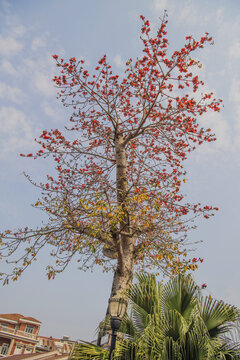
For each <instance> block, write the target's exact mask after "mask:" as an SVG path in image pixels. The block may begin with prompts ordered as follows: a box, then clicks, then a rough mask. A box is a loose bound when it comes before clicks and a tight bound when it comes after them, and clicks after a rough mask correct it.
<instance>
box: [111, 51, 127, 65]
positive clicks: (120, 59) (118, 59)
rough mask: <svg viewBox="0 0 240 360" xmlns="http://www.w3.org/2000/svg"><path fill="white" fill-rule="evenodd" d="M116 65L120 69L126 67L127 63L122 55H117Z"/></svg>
mask: <svg viewBox="0 0 240 360" xmlns="http://www.w3.org/2000/svg"><path fill="white" fill-rule="evenodd" d="M113 61H114V63H115V65H116V66H117V67H119V68H123V67H125V62H124V61H123V59H122V57H121V55H119V54H117V55H116V56H115V57H114V59H113Z"/></svg>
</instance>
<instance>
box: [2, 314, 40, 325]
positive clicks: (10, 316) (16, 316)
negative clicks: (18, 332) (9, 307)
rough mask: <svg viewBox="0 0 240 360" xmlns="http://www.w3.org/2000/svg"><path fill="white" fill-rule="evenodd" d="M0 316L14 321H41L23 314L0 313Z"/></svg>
mask: <svg viewBox="0 0 240 360" xmlns="http://www.w3.org/2000/svg"><path fill="white" fill-rule="evenodd" d="M0 318H4V319H8V320H14V321H19V320H20V319H24V320H29V321H34V322H37V323H39V324H41V321H39V320H37V319H35V318H33V317H30V316H23V315H21V314H0Z"/></svg>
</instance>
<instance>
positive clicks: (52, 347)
mask: <svg viewBox="0 0 240 360" xmlns="http://www.w3.org/2000/svg"><path fill="white" fill-rule="evenodd" d="M74 344H75V341H72V340H69V336H63V337H62V339H56V338H53V337H52V336H50V337H46V336H40V335H39V336H38V343H37V347H36V352H37V353H44V352H49V351H57V352H58V353H59V354H70V352H71V351H72V349H73V346H74Z"/></svg>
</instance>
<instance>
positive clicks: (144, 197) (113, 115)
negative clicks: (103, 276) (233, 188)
mask: <svg viewBox="0 0 240 360" xmlns="http://www.w3.org/2000/svg"><path fill="white" fill-rule="evenodd" d="M141 20H142V28H141V40H142V44H143V55H142V57H140V58H138V59H137V60H136V61H135V62H134V61H133V60H132V59H130V60H129V61H128V62H127V63H126V70H125V72H124V74H123V76H122V77H121V76H118V75H114V74H113V71H112V69H111V66H110V65H109V64H108V62H107V58H106V56H103V57H102V58H101V59H100V61H99V62H98V66H97V67H96V68H95V71H94V72H93V75H90V74H89V71H88V70H87V68H85V67H84V61H83V60H80V61H76V59H75V58H74V57H73V58H71V59H70V60H69V61H68V62H65V61H64V60H63V59H59V57H58V56H57V55H53V58H54V59H55V60H56V65H57V67H58V69H59V70H60V75H58V76H55V77H54V79H53V81H54V83H55V84H56V86H57V87H58V89H59V93H58V96H59V98H60V99H61V101H62V103H63V105H64V106H67V107H71V108H72V109H73V113H72V116H71V117H70V125H69V127H66V129H65V130H66V133H67V134H68V135H65V134H64V133H63V132H61V131H60V130H59V129H55V130H54V129H51V130H50V131H47V130H44V131H43V132H42V134H41V135H40V138H39V139H35V140H36V141H37V143H38V144H39V145H40V147H41V149H40V150H39V151H38V152H37V153H36V154H32V153H30V154H28V155H23V154H21V155H22V156H27V157H34V159H36V158H38V157H44V158H47V157H50V158H52V159H53V160H54V161H55V164H56V167H55V170H56V171H55V173H54V174H52V175H47V182H46V183H36V182H35V181H33V180H32V179H31V178H30V177H29V175H26V176H27V177H28V179H29V181H30V182H31V183H32V184H34V185H35V186H38V187H39V188H40V189H41V191H42V193H41V197H40V198H39V200H38V201H37V202H36V203H35V205H34V206H35V207H36V208H38V209H40V210H42V211H43V212H44V213H47V214H48V217H49V221H48V223H47V224H46V225H44V226H41V227H39V228H36V229H31V228H28V227H26V228H25V229H17V230H14V231H11V230H7V231H4V232H3V233H2V234H1V245H0V249H1V250H0V252H1V257H2V259H3V260H4V259H7V261H8V262H9V263H10V262H11V261H12V262H13V264H14V266H13V270H12V272H11V273H10V274H9V273H2V274H1V275H2V278H3V279H4V281H5V283H6V282H8V281H9V279H13V280H16V279H17V278H18V277H19V276H20V275H21V274H22V272H23V271H24V270H25V269H26V267H28V266H29V265H30V264H31V263H32V261H33V260H34V259H36V257H37V255H38V253H39V251H40V250H41V249H42V248H43V247H44V246H45V245H47V244H48V245H50V246H52V247H53V251H52V254H51V255H53V256H55V257H56V266H54V267H53V266H49V267H48V277H49V278H53V277H54V276H55V274H56V273H59V272H61V271H63V269H64V268H65V267H66V266H67V265H68V263H69V262H70V260H71V259H72V258H73V257H74V255H78V256H79V259H78V261H79V267H80V268H81V269H87V268H89V267H91V266H93V265H94V264H99V265H102V266H103V268H104V270H110V269H112V268H113V269H115V276H114V281H113V287H112V295H116V294H119V293H120V292H121V291H122V290H124V289H125V288H126V287H127V286H128V285H129V284H130V283H131V281H132V275H133V269H134V266H138V267H139V268H140V269H143V268H145V269H148V268H150V267H151V268H156V269H157V270H158V271H160V270H163V271H166V272H168V273H172V274H176V273H178V272H179V271H186V270H194V269H195V268H196V267H197V261H198V260H197V259H194V261H191V260H190V259H188V258H187V248H186V244H185V239H186V236H187V232H188V230H189V229H192V228H194V223H193V222H192V221H193V220H194V219H195V218H196V217H197V216H199V215H202V216H203V217H205V218H209V216H211V215H213V211H214V210H217V208H213V207H212V206H201V205H200V203H198V204H190V203H186V202H184V197H183V195H182V194H181V191H180V189H181V185H182V183H184V182H185V174H186V172H185V171H184V168H183V162H184V160H186V159H187V155H188V154H189V153H190V152H191V151H193V150H194V149H195V147H196V145H200V144H202V143H204V142H211V141H214V140H215V137H214V135H213V134H211V129H203V128H202V127H200V126H199V124H198V122H197V118H198V117H200V116H201V115H203V114H205V113H206V112H207V111H209V110H213V111H219V109H220V102H221V100H216V99H215V98H214V96H213V93H210V94H202V95H201V94H200V95H199V87H201V86H202V85H203V82H202V81H201V80H199V78H198V75H196V74H194V73H193V70H192V69H194V68H196V67H197V68H198V67H200V66H201V65H200V64H199V62H198V61H196V60H194V59H192V58H191V56H192V55H191V54H192V53H194V51H196V50H198V49H201V48H203V47H204V45H205V44H206V43H209V42H210V43H211V42H212V38H211V37H210V36H209V35H208V33H206V34H205V35H204V36H203V37H201V39H200V40H199V41H195V40H194V39H193V37H191V36H188V37H186V44H185V45H184V46H183V48H182V49H180V50H179V51H174V52H173V54H172V55H169V54H168V52H169V50H168V40H167V38H166V34H167V32H166V25H167V18H166V14H165V15H164V17H163V19H162V20H161V24H160V28H159V30H158V31H157V34H156V36H155V37H152V35H151V31H150V24H149V21H148V20H146V19H145V18H144V17H143V16H141ZM26 244H27V247H26ZM21 246H23V247H26V248H25V249H23V252H21V254H20V255H19V257H17V255H18V251H20V250H19V249H20V248H21ZM199 260H200V259H199Z"/></svg>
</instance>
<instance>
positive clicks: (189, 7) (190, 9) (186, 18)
mask: <svg viewBox="0 0 240 360" xmlns="http://www.w3.org/2000/svg"><path fill="white" fill-rule="evenodd" d="M177 21H179V22H180V23H181V22H182V23H185V24H189V25H195V24H197V23H198V22H199V18H198V14H197V8H196V6H194V5H193V3H192V2H189V1H188V2H187V3H186V5H185V6H183V7H181V8H180V9H179V11H178V16H177Z"/></svg>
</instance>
